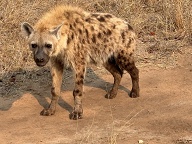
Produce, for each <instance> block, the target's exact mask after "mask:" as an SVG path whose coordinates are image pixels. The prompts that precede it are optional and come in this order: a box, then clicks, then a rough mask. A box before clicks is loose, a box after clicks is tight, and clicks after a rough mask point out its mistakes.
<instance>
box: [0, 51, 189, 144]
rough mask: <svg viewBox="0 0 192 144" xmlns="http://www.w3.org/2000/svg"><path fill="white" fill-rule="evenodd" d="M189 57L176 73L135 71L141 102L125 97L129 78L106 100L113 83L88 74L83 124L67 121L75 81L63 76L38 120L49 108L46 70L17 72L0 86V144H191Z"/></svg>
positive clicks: (147, 69)
mask: <svg viewBox="0 0 192 144" xmlns="http://www.w3.org/2000/svg"><path fill="white" fill-rule="evenodd" d="M191 61H192V51H191V48H188V51H187V52H186V53H184V54H180V57H179V59H178V65H177V66H176V67H174V68H159V67H156V66H154V65H152V66H148V67H147V66H145V67H139V69H140V87H141V96H140V97H139V98H135V99H132V98H130V97H129V96H128V94H129V92H130V89H131V80H130V77H129V75H128V74H127V73H125V74H124V77H123V79H122V82H121V86H120V88H119V91H118V95H117V97H116V98H115V99H112V100H108V99H106V98H105V97H104V96H105V94H106V91H108V90H110V88H111V86H112V82H113V78H112V76H111V75H110V74H108V73H107V72H106V71H104V70H103V69H88V70H87V74H86V80H85V88H84V99H83V106H84V118H83V119H81V120H77V121H75V120H70V119H69V113H70V112H71V111H72V109H73V96H72V90H73V84H74V83H73V82H74V81H73V76H72V73H71V72H70V71H66V73H65V76H64V82H63V86H62V95H61V98H60V100H59V104H58V107H57V112H56V114H55V115H53V116H49V117H46V116H40V115H39V113H40V111H41V110H42V109H43V107H47V106H48V103H49V102H50V98H51V94H50V88H51V77H50V73H49V70H47V69H46V68H44V69H38V70H34V71H24V72H23V71H21V72H17V73H16V74H15V75H12V76H11V77H10V76H9V74H7V75H6V76H5V77H6V78H8V81H6V80H4V79H2V80H1V81H0V143H1V144H86V143H87V144H106V143H109V144H116V143H117V144H137V143H144V144H172V143H175V144H184V143H192V91H191V89H192V63H191Z"/></svg>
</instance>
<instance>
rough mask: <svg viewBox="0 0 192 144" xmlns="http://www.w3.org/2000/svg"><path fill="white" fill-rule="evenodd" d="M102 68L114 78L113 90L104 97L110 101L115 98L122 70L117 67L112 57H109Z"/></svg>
mask: <svg viewBox="0 0 192 144" xmlns="http://www.w3.org/2000/svg"><path fill="white" fill-rule="evenodd" d="M104 67H105V68H106V69H107V70H108V71H109V72H110V73H111V74H112V75H113V77H114V84H113V88H112V89H111V90H110V92H109V93H107V94H106V95H105V97H106V98H108V99H112V98H115V97H116V95H117V91H118V87H119V84H120V82H121V78H122V75H123V70H121V69H120V68H119V66H118V65H117V63H116V61H115V59H114V57H111V58H110V59H109V60H108V62H107V63H105V64H104Z"/></svg>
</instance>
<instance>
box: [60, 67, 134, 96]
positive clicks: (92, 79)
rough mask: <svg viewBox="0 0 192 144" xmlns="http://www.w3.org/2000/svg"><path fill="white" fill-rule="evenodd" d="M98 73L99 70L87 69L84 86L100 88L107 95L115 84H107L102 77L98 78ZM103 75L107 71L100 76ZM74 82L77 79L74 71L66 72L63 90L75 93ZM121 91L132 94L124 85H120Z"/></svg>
mask: <svg viewBox="0 0 192 144" xmlns="http://www.w3.org/2000/svg"><path fill="white" fill-rule="evenodd" d="M96 73H99V72H97V70H96V71H95V70H93V69H91V68H87V70H86V74H85V80H84V86H88V87H94V88H99V89H102V90H104V91H106V93H107V92H108V91H109V90H110V89H111V88H112V86H113V83H110V82H107V81H106V80H104V79H103V78H101V77H102V76H98V74H96ZM102 73H103V74H104V75H106V72H105V71H104V72H101V74H99V75H102ZM109 75H111V74H110V73H109ZM110 81H113V76H112V75H111V80H110ZM74 82H75V78H74V73H73V71H71V70H65V72H64V78H63V85H62V90H69V91H73V88H74ZM119 89H120V90H123V91H125V92H126V93H128V94H129V93H130V90H128V89H127V88H126V87H124V86H122V85H119Z"/></svg>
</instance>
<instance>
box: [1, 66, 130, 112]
mask: <svg viewBox="0 0 192 144" xmlns="http://www.w3.org/2000/svg"><path fill="white" fill-rule="evenodd" d="M85 77H86V78H85V84H84V85H85V86H88V87H95V88H99V89H102V90H104V91H106V93H107V91H108V90H110V89H111V87H112V86H113V83H109V82H106V81H105V80H104V79H102V78H101V77H99V76H98V75H97V74H96V73H95V71H94V70H92V69H91V68H88V69H87V72H86V76H85ZM111 78H112V77H111ZM112 79H113V78H112ZM74 80H75V79H74V73H73V72H72V71H71V70H65V71H64V76H63V84H62V89H61V91H66V90H68V91H71V94H70V95H71V96H72V91H73V88H74ZM51 83H52V79H51V74H50V71H49V69H47V68H41V69H39V70H34V71H21V72H13V73H8V74H5V75H4V76H3V77H2V80H1V81H0V99H2V101H3V102H2V105H0V110H1V111H7V110H9V109H10V108H11V107H12V104H13V103H14V102H15V101H17V100H18V99H20V98H21V97H22V96H23V95H24V94H26V93H30V94H31V95H32V96H34V97H35V98H36V99H37V101H38V103H39V104H40V105H41V106H42V107H44V108H47V107H48V106H49V102H48V101H47V97H48V98H49V99H51V92H50V90H51ZM106 86H107V88H106ZM119 89H121V90H123V91H125V92H127V93H130V91H129V90H128V89H127V88H125V87H123V86H119ZM85 94H86V93H85ZM103 97H104V96H103ZM72 98H73V96H72ZM58 104H59V105H60V106H61V107H62V108H64V109H65V110H67V111H69V112H71V111H72V110H73V105H70V104H69V103H68V102H67V101H66V100H65V96H64V98H63V97H60V99H59V101H58Z"/></svg>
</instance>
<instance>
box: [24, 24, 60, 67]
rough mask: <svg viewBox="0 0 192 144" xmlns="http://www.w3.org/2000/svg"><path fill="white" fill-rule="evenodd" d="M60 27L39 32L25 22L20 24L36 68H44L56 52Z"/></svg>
mask: <svg viewBox="0 0 192 144" xmlns="http://www.w3.org/2000/svg"><path fill="white" fill-rule="evenodd" d="M61 26H62V25H59V26H57V27H56V28H53V29H51V30H44V31H39V30H38V29H34V28H33V27H32V26H31V25H30V24H29V23H27V22H24V23H22V24H21V31H22V33H23V35H24V36H25V37H26V38H27V40H28V44H29V48H30V49H31V50H32V52H33V56H34V60H35V62H36V64H37V65H38V66H40V67H42V66H45V65H46V64H47V63H48V61H49V59H50V57H51V56H52V55H53V53H54V52H55V51H56V49H57V43H58V41H59V39H60V32H59V30H60V28H61Z"/></svg>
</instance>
